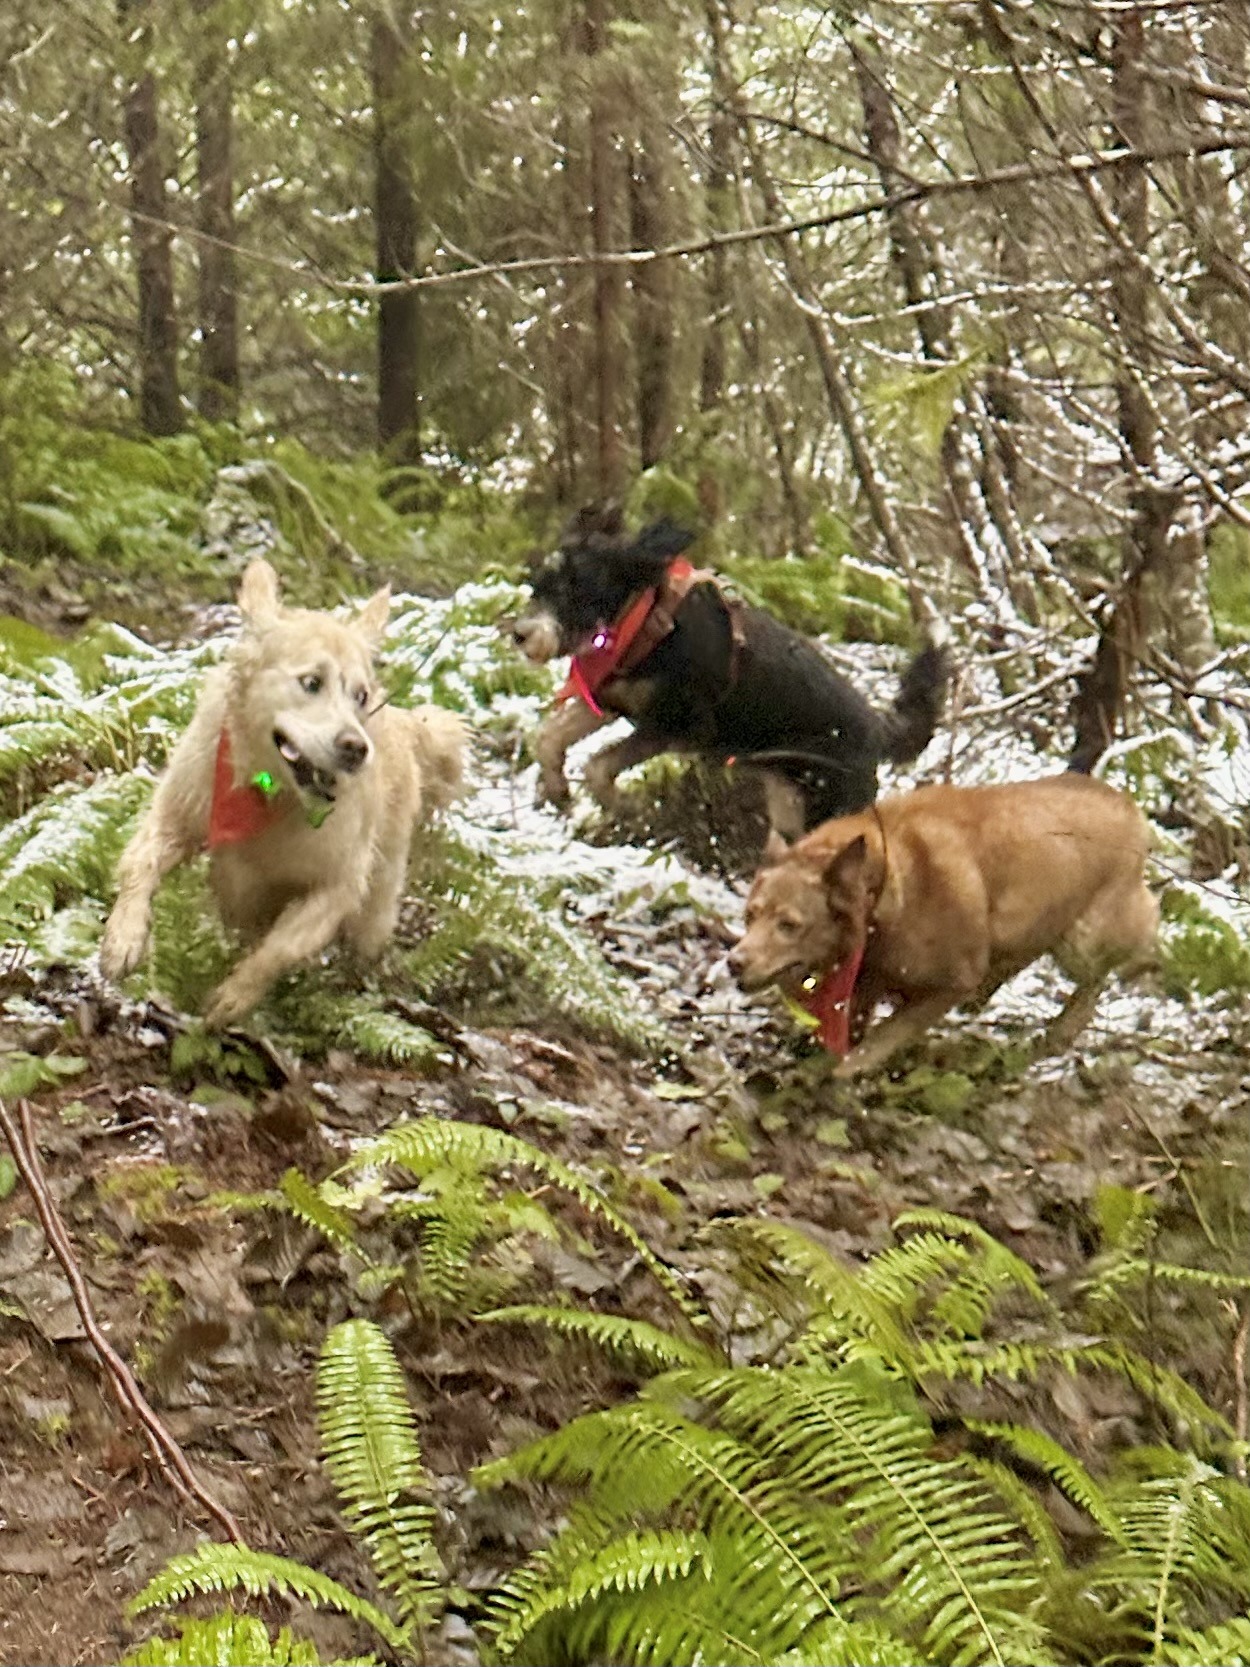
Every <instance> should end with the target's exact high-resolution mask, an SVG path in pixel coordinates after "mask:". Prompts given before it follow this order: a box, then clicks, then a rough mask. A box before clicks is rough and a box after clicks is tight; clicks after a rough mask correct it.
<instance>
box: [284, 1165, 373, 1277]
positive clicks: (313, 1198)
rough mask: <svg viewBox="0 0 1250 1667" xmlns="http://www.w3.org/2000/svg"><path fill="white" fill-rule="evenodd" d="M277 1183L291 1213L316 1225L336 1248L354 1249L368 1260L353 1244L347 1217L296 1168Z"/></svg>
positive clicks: (350, 1226)
mask: <svg viewBox="0 0 1250 1667" xmlns="http://www.w3.org/2000/svg"><path fill="white" fill-rule="evenodd" d="M278 1186H279V1190H280V1192H281V1194H282V1197H283V1198H284V1199H285V1201H286V1205H287V1208H288V1209H289V1210H290V1211H291V1214H292V1215H295V1216H298V1217H299V1219H300V1220H301V1221H302V1222H305V1223H306V1224H307V1225H308V1226H309V1227H315V1228H316V1229H317V1231H318V1232H319V1233H322V1234H324V1236H325V1237H326V1238H327V1239H328V1240H329V1242H330V1243H331V1244H332V1245H334V1247H335V1248H336V1249H337V1250H350V1251H353V1252H354V1253H355V1254H356V1255H357V1256H360V1257H361V1258H362V1260H364V1261H368V1257H367V1256H365V1255H364V1253H363V1252H362V1251H361V1249H360V1247H359V1246H358V1244H357V1243H356V1229H355V1227H354V1225H353V1224H352V1221H351V1219H350V1217H349V1216H347V1215H346V1214H345V1213H344V1212H343V1211H342V1210H340V1209H338V1208H337V1207H336V1206H335V1205H333V1204H331V1203H329V1202H328V1200H326V1199H325V1198H323V1197H322V1195H321V1193H320V1192H319V1191H318V1190H317V1188H316V1187H314V1186H313V1184H312V1182H311V1181H309V1179H308V1177H307V1176H306V1175H304V1174H303V1173H302V1172H301V1171H300V1170H298V1169H294V1168H292V1169H288V1170H287V1171H286V1173H285V1174H284V1175H283V1177H282V1179H281V1181H280V1182H279V1183H278Z"/></svg>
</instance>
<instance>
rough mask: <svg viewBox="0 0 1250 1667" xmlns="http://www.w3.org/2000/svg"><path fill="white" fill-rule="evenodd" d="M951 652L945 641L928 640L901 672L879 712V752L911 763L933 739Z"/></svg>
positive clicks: (942, 700)
mask: <svg viewBox="0 0 1250 1667" xmlns="http://www.w3.org/2000/svg"><path fill="white" fill-rule="evenodd" d="M950 674H951V656H950V650H949V649H948V648H947V646H946V644H945V643H944V642H928V643H926V644H925V646H924V647H923V648H922V649H921V650H920V652H919V654H917V656H916V658H915V659H914V660H913V661H912V663H911V665H909V666H908V668H907V670H906V671H905V672H904V673H903V681H902V683H901V685H900V686H899V691H898V694H897V695H895V697H894V704H893V705H892V706H891V708H890V710H889V711H888V712H883V713H882V714H881V720H882V726H883V731H884V739H883V744H882V749H881V750H882V754H883V755H884V756H885V757H886V758H888V759H890V760H891V762H893V763H895V764H910V762H911V760H912V759H913V758H915V757H917V756H918V755H919V754H920V753H922V752H923V751H924V749H925V748H926V747H927V746H928V744H929V742H930V741H931V740H932V739H933V731H934V730H935V729H936V728H937V721H938V719H939V717H940V716H941V715H942V706H943V704H944V702H945V700H946V686H947V684H948V683H949V682H950Z"/></svg>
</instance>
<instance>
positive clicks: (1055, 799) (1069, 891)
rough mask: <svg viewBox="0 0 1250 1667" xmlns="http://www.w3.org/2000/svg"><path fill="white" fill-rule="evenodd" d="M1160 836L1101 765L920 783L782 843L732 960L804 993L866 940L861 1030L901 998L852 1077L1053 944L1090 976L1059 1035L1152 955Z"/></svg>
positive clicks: (859, 990) (749, 980)
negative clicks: (980, 780) (1150, 886)
mask: <svg viewBox="0 0 1250 1667" xmlns="http://www.w3.org/2000/svg"><path fill="white" fill-rule="evenodd" d="M1148 843H1149V831H1148V828H1147V825H1146V820H1145V818H1144V817H1143V816H1142V814H1141V812H1140V811H1139V810H1138V808H1137V806H1136V805H1135V804H1133V802H1132V800H1131V799H1128V798H1126V797H1125V795H1124V794H1123V793H1118V792H1117V791H1116V790H1115V789H1114V788H1112V787H1108V786H1107V785H1106V783H1105V782H1100V781H1093V780H1091V779H1090V778H1089V777H1088V776H1082V775H1075V774H1068V775H1062V776H1055V777H1051V778H1050V779H1047V780H1044V781H1026V782H1013V783H1008V784H1004V785H1002V786H997V787H948V786H934V787H921V788H919V789H917V790H916V791H915V792H914V793H905V794H900V795H899V796H897V797H895V798H889V799H884V800H882V802H881V803H880V804H879V805H878V806H877V807H876V810H875V811H873V810H868V811H862V812H860V813H858V814H857V815H854V816H843V817H838V818H837V819H836V820H835V821H832V822H826V823H824V824H823V825H822V826H821V827H819V828H816V829H815V830H814V831H813V832H812V833H810V834H807V835H806V836H805V837H804V838H803V839H800V840H799V841H798V843H797V844H795V845H793V846H789V847H788V846H786V844H785V842H784V841H783V840H780V839H776V838H774V839H772V840H770V841H769V846H768V848H767V850H766V852H765V866H764V867H763V868H761V870H760V872H759V873H758V874H757V875H756V878H755V881H754V883H753V885H752V887H751V892H750V895H749V897H748V899H747V908H746V932H745V934H744V936H743V937H742V939H741V940H740V941H739V943H738V944H737V946H736V947H735V948H734V950H733V952H732V954H731V955H730V963H731V965H732V966H733V968H734V970H735V972H736V973H737V974H738V978H739V981H740V982H741V984H742V986H743V988H744V989H747V990H756V989H760V988H761V987H762V986H764V985H766V984H774V983H775V984H779V985H781V986H782V987H783V988H786V989H788V990H789V991H790V992H791V993H794V994H797V993H798V992H799V991H801V990H802V989H803V986H804V982H805V980H810V978H811V976H812V975H816V976H817V977H823V976H824V975H826V974H829V973H831V971H832V970H833V969H837V968H844V967H849V966H852V965H853V961H854V957H855V956H856V955H857V953H858V952H859V951H860V950H862V954H863V960H862V966H861V967H860V971H859V977H858V981H854V980H853V975H852V980H851V981H854V996H853V998H851V999H852V1007H853V1015H852V1017H853V1024H854V1027H855V1028H856V1029H857V1030H862V1028H863V1027H864V1026H866V1025H867V1023H868V1021H869V1020H870V1019H871V1017H872V1012H873V1009H874V1007H875V1006H876V1004H877V1003H878V1001H881V1000H883V999H885V998H886V997H892V998H894V1000H895V1003H896V1006H895V1010H894V1012H893V1013H892V1014H891V1016H890V1017H889V1018H887V1019H885V1020H883V1021H882V1023H881V1024H879V1025H877V1026H876V1027H875V1028H874V1029H873V1030H871V1031H869V1032H868V1034H867V1035H866V1036H865V1037H864V1039H863V1040H862V1041H860V1042H859V1043H858V1045H857V1046H856V1047H855V1048H854V1049H853V1050H852V1051H851V1052H850V1053H849V1054H848V1055H847V1057H846V1058H845V1059H844V1060H843V1061H842V1063H841V1064H840V1065H839V1066H838V1075H839V1076H854V1075H855V1074H856V1073H857V1072H860V1071H866V1070H871V1069H873V1068H875V1067H876V1066H879V1065H880V1064H882V1062H883V1061H884V1060H886V1059H888V1058H889V1057H890V1055H891V1054H892V1053H894V1052H895V1051H896V1050H897V1049H898V1048H900V1047H902V1046H903V1045H904V1044H905V1043H908V1042H911V1041H913V1040H914V1039H915V1038H916V1037H917V1036H919V1035H920V1034H921V1033H922V1032H923V1031H924V1030H926V1029H927V1028H928V1026H929V1025H931V1024H932V1023H933V1022H934V1021H935V1020H936V1019H938V1018H940V1017H941V1015H942V1014H943V1013H945V1012H946V1011H947V1009H948V1008H951V1007H954V1006H955V1005H956V1004H957V1003H959V1002H962V1001H966V1000H969V999H970V998H975V999H977V1000H985V999H987V998H988V997H989V995H990V994H991V993H992V992H993V991H994V990H995V989H997V987H998V986H999V985H1000V984H1002V983H1003V982H1004V981H1005V980H1007V979H1008V978H1011V977H1012V976H1013V975H1014V974H1015V973H1017V972H1020V971H1022V970H1023V968H1025V967H1027V966H1028V965H1029V964H1030V963H1031V962H1033V961H1036V960H1037V959H1038V958H1039V956H1042V955H1046V954H1049V955H1051V956H1053V957H1054V959H1055V960H1056V961H1057V962H1058V964H1059V966H1060V968H1061V969H1062V970H1063V971H1064V972H1065V973H1066V974H1067V975H1068V977H1069V978H1072V979H1074V980H1075V981H1076V989H1075V990H1074V991H1073V992H1072V994H1071V996H1070V997H1069V998H1068V1001H1067V1003H1066V1004H1065V1006H1064V1008H1063V1010H1062V1011H1061V1012H1060V1013H1059V1014H1058V1015H1057V1017H1056V1018H1055V1019H1054V1020H1053V1021H1052V1022H1051V1024H1050V1026H1049V1027H1048V1029H1047V1031H1046V1033H1045V1037H1044V1045H1045V1046H1047V1047H1050V1048H1059V1047H1062V1046H1065V1045H1066V1044H1067V1043H1069V1042H1071V1041H1072V1039H1073V1038H1074V1037H1075V1036H1076V1035H1078V1033H1079V1032H1080V1031H1081V1030H1082V1029H1083V1027H1084V1026H1085V1025H1086V1024H1087V1023H1088V1022H1089V1020H1090V1018H1091V1017H1092V1016H1093V1012H1094V1008H1095V1006H1096V1005H1097V1001H1098V995H1099V992H1100V990H1101V989H1102V986H1103V984H1104V983H1105V982H1106V979H1107V977H1108V975H1109V974H1110V972H1111V971H1112V969H1114V968H1117V967H1118V968H1120V969H1121V970H1122V971H1124V972H1132V971H1135V970H1138V969H1140V968H1141V967H1143V966H1145V965H1147V964H1149V962H1150V960H1151V958H1152V954H1153V949H1154V940H1155V931H1156V928H1157V926H1158V921H1159V909H1158V904H1157V903H1156V902H1155V899H1154V898H1153V897H1152V895H1151V894H1150V892H1149V891H1147V889H1146V885H1145V879H1144V869H1145V862H1146V852H1147V847H1148ZM826 1039H828V1037H827V1038H826Z"/></svg>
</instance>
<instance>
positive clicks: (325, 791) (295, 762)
mask: <svg viewBox="0 0 1250 1667" xmlns="http://www.w3.org/2000/svg"><path fill="white" fill-rule="evenodd" d="M273 744H274V746H275V747H277V749H278V751H279V753H280V754H281V755H282V757H283V758H284V759H285V760H286V762H287V764H288V765H289V766H290V770H291V774H292V775H293V776H294V777H295V785H296V787H298V788H299V789H300V791H301V792H303V793H312V794H314V795H315V796H316V797H317V798H318V799H324V800H325V802H326V803H327V804H333V803H334V787H335V777H334V776H333V775H332V774H331V772H330V771H329V770H322V769H320V768H319V767H318V766H317V765H316V764H313V763H312V762H311V760H309V759H307V758H305V757H304V754H303V753H302V752H301V751H300V750H299V748H298V747H297V746H296V745H295V742H294V741H292V740H291V738H290V736H288V735H284V734H283V733H282V731H281V730H280V729H275V730H274V732H273Z"/></svg>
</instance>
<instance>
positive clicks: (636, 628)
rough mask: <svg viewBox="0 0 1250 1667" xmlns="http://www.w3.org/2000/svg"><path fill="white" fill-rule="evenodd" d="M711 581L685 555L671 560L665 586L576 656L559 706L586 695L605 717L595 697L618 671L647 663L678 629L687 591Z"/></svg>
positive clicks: (629, 608) (639, 599)
mask: <svg viewBox="0 0 1250 1667" xmlns="http://www.w3.org/2000/svg"><path fill="white" fill-rule="evenodd" d="M711 577H712V575H711V574H710V573H708V572H705V571H704V570H703V569H701V568H697V567H694V566H692V564H691V563H690V562H688V561H687V560H686V558H685V557H684V556H678V558H677V560H676V561H672V562H670V563H669V564H668V568H667V569H666V571H665V574H664V582H663V584H662V585H651V586H650V587H649V588H648V589H646V590H644V591H643V592H642V594H641V595H640V596H636V597H634V599H633V601H632V602H627V603H626V604H625V607H624V608H623V609H622V610H621V612H620V613H619V614H618V615H617V617H616V619H615V620H614V621H613V622H612V624H611V625H610V626H609V627H608V628H607V629H606V630H602V631H597V632H596V633H595V636H594V638H593V639H592V641H591V645H590V647H589V648H588V649H585V650H584V651H583V652H582V653H581V654H575V655H574V656H573V659H572V661H571V663H570V665H569V675H568V680H567V682H566V683H565V685H564V687H563V688H562V689H561V690H560V692H559V694H557V696H556V704H557V705H559V704H560V703H561V702H563V701H566V700H572V699H574V697H580V698H581V699H582V700H584V701H585V702H586V704H587V706H589V708H590V710H591V711H592V712H593V713H594V714H595V716H596V717H600V718H601V717H602V716H603V708H602V707H601V706H600V705H599V702H598V701H597V700H596V699H595V696H596V695H597V694H598V693H599V690H600V689H601V688H602V687H603V685H604V684H605V683H606V682H607V681H608V679H609V678H610V677H611V676H612V674H613V672H616V671H629V670H631V669H632V668H633V667H634V666H636V665H637V664H638V663H639V661H641V660H644V659H645V658H646V656H647V655H648V654H649V653H650V652H651V650H652V649H653V648H654V647H655V646H656V644H657V643H658V642H660V641H661V640H662V639H663V638H664V637H666V636H667V635H668V634H669V632H670V631H671V630H672V629H673V614H674V613H675V612H676V610H677V608H678V607H679V606H680V604H681V603H682V601H683V600H684V599H685V596H686V592H687V591H688V590H689V589H690V588H691V586H692V585H697V584H702V583H703V581H704V580H705V579H710V578H711ZM657 603H659V604H661V605H660V606H657ZM649 622H650V624H651V627H652V628H651V630H650V631H649V632H648V631H645V629H644V628H645V627H646V626H647V625H648V623H649ZM640 638H641V639H642V640H641V643H639V639H640ZM635 647H638V649H639V652H637V653H635V654H633V655H632V656H631V655H630V650H631V649H632V648H635Z"/></svg>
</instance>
